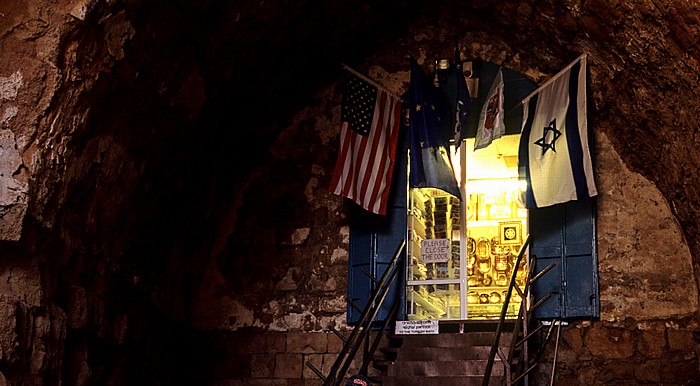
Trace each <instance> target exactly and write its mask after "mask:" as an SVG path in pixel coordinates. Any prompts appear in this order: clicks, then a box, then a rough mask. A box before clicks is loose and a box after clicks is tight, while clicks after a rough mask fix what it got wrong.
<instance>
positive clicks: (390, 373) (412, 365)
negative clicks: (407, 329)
mask: <svg viewBox="0 0 700 386" xmlns="http://www.w3.org/2000/svg"><path fill="white" fill-rule="evenodd" d="M494 336H495V333H494V332H490V331H487V332H482V331H475V332H464V333H440V334H438V335H401V336H395V335H394V336H390V337H388V338H389V345H388V347H385V348H382V349H380V353H378V355H377V357H375V359H374V361H373V366H374V368H375V369H377V370H378V371H379V372H381V375H378V376H375V377H373V379H372V382H373V384H375V385H382V386H458V385H459V386H471V385H475V386H481V384H482V381H483V379H484V371H485V369H486V363H487V360H488V357H489V352H490V350H491V345H492V344H493V342H494ZM501 337H502V338H501V342H506V343H501V344H502V347H501V350H502V351H503V352H506V353H507V351H508V347H507V346H505V345H507V344H509V343H508V342H510V335H509V334H508V333H502V334H501ZM503 384H504V367H503V363H502V362H501V361H500V359H498V358H496V361H495V363H494V365H493V369H492V375H491V378H490V381H489V385H499V386H500V385H503Z"/></svg>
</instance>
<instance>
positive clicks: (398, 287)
mask: <svg viewBox="0 0 700 386" xmlns="http://www.w3.org/2000/svg"><path fill="white" fill-rule="evenodd" d="M407 171H408V143H407V138H406V130H402V133H401V135H400V137H399V143H398V146H397V149H396V162H395V168H394V173H393V181H392V184H391V193H390V198H389V207H388V208H387V214H386V216H379V215H376V214H373V213H370V212H367V211H365V210H364V209H362V208H360V207H359V206H358V205H356V204H354V203H351V202H350V205H351V209H350V250H349V256H348V299H350V300H352V301H353V302H354V303H355V304H356V305H357V306H359V307H360V308H363V307H365V305H366V304H367V301H368V300H369V298H370V295H371V294H372V291H373V290H374V289H375V286H376V284H375V282H374V281H372V280H371V279H370V278H368V277H367V275H365V274H364V273H363V270H365V271H366V272H369V273H370V274H371V275H372V276H374V277H375V278H377V279H381V277H382V275H383V274H384V271H385V270H386V268H387V267H388V265H389V264H390V263H391V259H393V257H394V254H395V253H396V249H397V248H398V246H399V245H400V243H401V241H403V240H405V239H406V221H407V204H408V202H407V201H408V198H407V197H408V178H407ZM403 253H404V256H402V257H400V259H399V266H398V267H397V269H398V270H399V272H398V273H397V275H396V280H395V282H394V284H393V286H392V287H391V290H390V291H389V293H388V294H387V296H386V300H385V301H384V303H383V305H382V308H381V309H380V311H379V313H378V314H377V317H376V318H375V320H377V321H383V320H385V319H386V318H387V317H388V314H389V309H390V308H391V305H392V304H393V302H394V301H400V300H401V299H402V298H403V291H404V290H405V288H404V283H405V281H404V276H405V275H404V268H403V264H402V262H403V261H405V259H406V257H405V250H404V252H403ZM399 313H401V311H399ZM360 315H361V311H358V310H356V309H355V308H354V307H352V306H351V305H349V304H348V307H347V322H348V324H353V323H357V322H358V320H359V319H360Z"/></svg>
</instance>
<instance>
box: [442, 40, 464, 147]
mask: <svg viewBox="0 0 700 386" xmlns="http://www.w3.org/2000/svg"><path fill="white" fill-rule="evenodd" d="M440 91H442V95H443V97H444V98H445V100H446V101H447V103H448V105H449V106H450V117H449V119H450V121H449V125H450V126H449V127H450V128H451V130H452V133H451V136H452V137H454V140H455V146H456V147H459V145H460V144H461V143H462V139H463V138H464V135H465V131H466V127H467V122H468V121H469V115H470V114H471V110H472V100H471V97H470V96H469V88H467V81H466V80H465V79H464V69H463V63H462V59H461V58H460V54H459V48H458V47H455V64H454V66H450V68H449V70H448V71H447V76H445V77H444V78H443V79H441V80H440Z"/></svg>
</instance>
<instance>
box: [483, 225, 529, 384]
mask: <svg viewBox="0 0 700 386" xmlns="http://www.w3.org/2000/svg"><path fill="white" fill-rule="evenodd" d="M529 244H530V235H527V237H526V238H525V242H524V243H523V246H522V247H521V248H520V252H518V258H517V259H516V261H515V265H514V266H513V272H512V273H511V275H510V284H509V285H508V291H507V292H506V298H505V299H504V300H503V307H501V316H500V318H499V320H498V326H496V334H495V336H494V343H493V345H492V346H491V352H490V353H489V359H488V361H487V362H486V370H485V371H484V379H483V381H482V382H481V385H482V386H488V384H489V381H490V379H491V370H493V362H494V360H495V359H496V354H497V352H498V344H499V341H500V339H501V331H502V329H503V325H504V324H505V319H506V313H507V312H508V304H509V303H510V296H511V295H512V293H513V286H514V285H515V279H516V277H517V274H518V267H519V266H520V263H521V262H522V259H523V255H524V254H525V250H526V249H527V247H528V245H529ZM526 292H527V291H526ZM522 301H523V302H525V298H523V300H522Z"/></svg>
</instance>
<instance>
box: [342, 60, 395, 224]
mask: <svg viewBox="0 0 700 386" xmlns="http://www.w3.org/2000/svg"><path fill="white" fill-rule="evenodd" d="M344 87H345V88H344V90H343V101H342V104H341V114H340V115H341V116H340V121H341V126H340V149H339V151H338V159H337V161H336V164H335V170H334V171H333V178H332V180H331V184H330V187H329V190H330V191H331V192H332V193H335V194H337V195H339V196H343V197H347V198H349V199H351V200H353V201H354V202H356V203H357V204H359V205H360V206H361V207H362V208H364V209H366V210H368V211H370V212H372V213H376V214H381V215H385V214H386V207H387V202H388V198H389V188H390V186H391V177H392V172H393V170H394V157H395V155H396V142H397V140H398V135H399V128H400V125H401V100H400V99H399V98H396V97H394V96H392V95H390V94H389V93H388V92H386V91H385V90H382V89H380V88H379V87H376V86H374V85H372V84H370V83H369V82H367V81H366V80H364V79H361V78H359V77H358V76H356V75H354V74H351V73H347V76H346V79H345V83H344Z"/></svg>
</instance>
